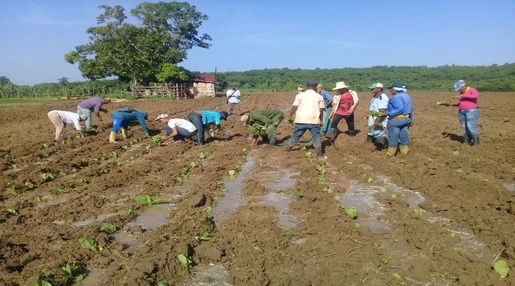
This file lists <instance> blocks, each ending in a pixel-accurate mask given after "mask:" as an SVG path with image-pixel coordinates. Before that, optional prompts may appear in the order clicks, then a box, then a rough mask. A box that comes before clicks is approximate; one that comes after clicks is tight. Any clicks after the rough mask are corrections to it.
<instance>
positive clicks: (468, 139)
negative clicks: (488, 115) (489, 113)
mask: <svg viewBox="0 0 515 286" xmlns="http://www.w3.org/2000/svg"><path fill="white" fill-rule="evenodd" d="M454 91H458V92H459V93H460V94H461V95H460V96H458V97H457V98H458V100H459V102H458V103H453V104H448V103H443V104H442V105H446V106H456V107H458V109H459V111H458V118H459V119H460V123H461V126H462V127H463V143H465V144H469V145H470V144H472V145H473V146H477V145H479V131H478V130H477V121H478V120H479V106H478V104H477V100H478V98H479V92H478V91H477V90H476V89H475V88H473V87H468V86H467V85H466V84H465V82H464V81H463V80H458V81H457V82H455V83H454Z"/></svg>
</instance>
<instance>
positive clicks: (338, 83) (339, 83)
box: [333, 81, 350, 90]
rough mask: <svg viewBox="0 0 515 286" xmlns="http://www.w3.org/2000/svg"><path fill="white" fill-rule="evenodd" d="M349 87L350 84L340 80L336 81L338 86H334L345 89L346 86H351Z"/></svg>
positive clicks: (336, 88)
mask: <svg viewBox="0 0 515 286" xmlns="http://www.w3.org/2000/svg"><path fill="white" fill-rule="evenodd" d="M349 87H350V86H348V85H346V84H345V82H343V81H339V82H337V83H336V87H335V88H333V90H338V89H344V88H349Z"/></svg>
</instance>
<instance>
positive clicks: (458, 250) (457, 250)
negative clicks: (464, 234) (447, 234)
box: [452, 246, 466, 254]
mask: <svg viewBox="0 0 515 286" xmlns="http://www.w3.org/2000/svg"><path fill="white" fill-rule="evenodd" d="M452 250H453V251H454V252H456V253H458V254H464V253H465V252H466V251H465V249H463V248H461V247H457V246H455V247H453V248H452Z"/></svg>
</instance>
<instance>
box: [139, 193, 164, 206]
mask: <svg viewBox="0 0 515 286" xmlns="http://www.w3.org/2000/svg"><path fill="white" fill-rule="evenodd" d="M134 200H135V201H136V202H137V203H138V204H139V205H141V206H152V205H154V204H160V203H166V202H167V201H166V200H154V199H153V198H152V197H151V196H149V195H143V196H137V197H135V198H134Z"/></svg>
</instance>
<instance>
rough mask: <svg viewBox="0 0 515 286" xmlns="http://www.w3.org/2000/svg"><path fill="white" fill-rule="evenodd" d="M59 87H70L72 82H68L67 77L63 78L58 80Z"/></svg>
mask: <svg viewBox="0 0 515 286" xmlns="http://www.w3.org/2000/svg"><path fill="white" fill-rule="evenodd" d="M57 81H58V83H59V85H68V84H69V83H70V82H69V81H68V78H67V77H64V76H63V77H62V78H58V79H57Z"/></svg>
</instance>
